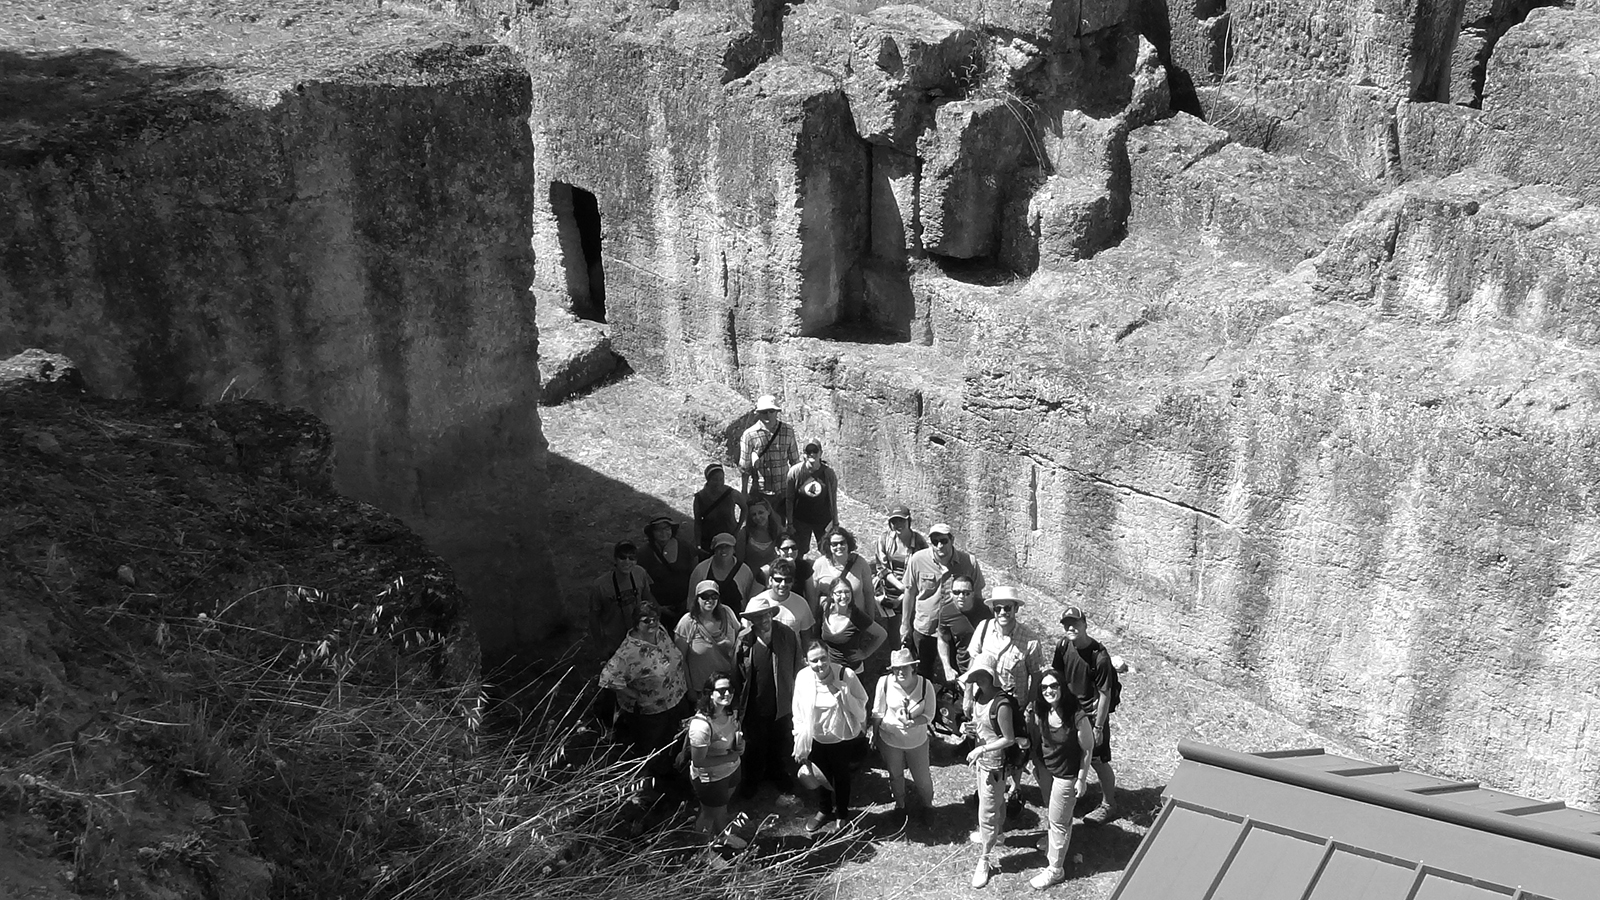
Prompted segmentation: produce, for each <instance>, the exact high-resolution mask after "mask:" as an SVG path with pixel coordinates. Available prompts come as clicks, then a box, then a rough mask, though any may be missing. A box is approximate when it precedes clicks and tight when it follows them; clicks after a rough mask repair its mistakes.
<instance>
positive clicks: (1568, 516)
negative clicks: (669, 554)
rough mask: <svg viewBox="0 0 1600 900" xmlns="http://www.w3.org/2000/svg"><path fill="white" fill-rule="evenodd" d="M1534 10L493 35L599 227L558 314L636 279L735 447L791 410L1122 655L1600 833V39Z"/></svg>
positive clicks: (559, 266)
mask: <svg viewBox="0 0 1600 900" xmlns="http://www.w3.org/2000/svg"><path fill="white" fill-rule="evenodd" d="M1532 5H1533V4H1527V3H1524V4H1521V5H1517V4H1488V5H1485V4H1478V5H1473V4H1471V3H1465V2H1458V3H1454V4H1449V3H1447V4H1444V5H1442V6H1441V5H1439V4H1417V3H1405V2H1403V3H1400V4H1398V5H1395V4H1391V5H1390V6H1387V7H1384V8H1383V9H1378V8H1372V9H1358V8H1356V7H1349V6H1342V5H1337V4H1334V5H1329V4H1324V3H1318V2H1301V0H1285V2H1255V3H1249V4H1222V3H1215V4H1207V3H1195V4H1187V5H1168V4H1157V3H1151V2H1139V0H1134V2H1132V3H1121V2H1105V3H1084V4H1078V5H1076V6H1068V5H1066V4H1058V3H1042V2H1041V3H1020V4H1018V3H1006V4H987V3H983V2H962V0H957V2H937V3H932V4H930V5H929V6H928V7H926V8H917V7H905V6H887V7H881V8H874V7H870V6H869V7H867V8H862V7H861V6H860V5H859V4H851V5H845V4H832V3H827V2H823V3H807V4H803V5H799V6H795V7H793V8H791V9H789V10H788V11H787V13H786V15H784V16H782V17H781V19H780V20H779V21H778V23H777V26H776V29H775V30H774V28H773V24H772V20H771V16H770V15H769V14H768V13H769V12H770V11H766V12H764V11H763V10H765V7H763V6H761V5H760V4H757V5H755V6H753V7H751V8H750V9H749V10H745V9H744V8H743V7H733V8H720V9H717V8H711V7H709V6H707V5H705V4H691V3H688V2H685V3H683V4H681V5H679V6H676V7H673V8H670V9H669V8H662V7H659V6H652V7H650V8H648V9H645V8H638V9H633V10H622V11H616V10H615V9H613V7H611V6H610V5H607V6H606V7H605V10H598V9H596V8H594V7H592V6H589V5H587V4H585V3H582V2H576V3H561V2H553V3H549V4H543V5H541V6H539V7H538V8H536V9H534V10H533V11H531V12H529V11H527V10H526V9H524V8H521V7H518V6H513V5H510V4H507V5H506V6H505V8H504V9H501V8H498V7H496V5H495V4H494V3H493V2H491V0H483V2H481V3H478V4H475V5H469V6H470V9H469V11H470V12H473V13H474V14H477V15H480V16H482V17H483V18H484V20H485V21H488V22H491V23H493V22H499V23H500V26H501V30H502V37H503V39H504V40H505V41H506V42H508V43H510V44H511V45H513V46H515V47H517V48H519V49H520V50H521V51H522V52H524V53H525V55H526V59H527V63H528V67H529V71H530V72H531V73H532V75H533V77H534V80H535V84H536V88H535V105H534V111H533V115H532V117H531V119H530V124H531V129H532V132H533V140H534V145H535V147H536V148H538V149H537V153H536V161H535V178H536V179H537V181H536V190H542V189H544V186H545V185H548V184H554V183H559V184H561V185H565V186H568V187H570V188H574V189H581V190H582V191H584V192H587V193H589V194H591V195H592V197H593V198H594V201H595V205H596V207H597V208H598V212H599V215H598V219H599V222H600V224H599V225H597V226H595V225H592V226H590V227H591V228H593V229H595V231H596V234H597V236H598V237H599V239H600V240H599V246H600V250H599V251H598V254H597V255H595V256H593V257H585V258H584V259H583V260H581V262H582V265H581V266H579V265H576V264H575V262H574V260H575V257H574V252H573V251H572V249H571V247H572V245H571V242H570V241H569V242H568V244H567V245H566V247H565V249H564V247H563V244H562V242H561V232H562V227H563V224H564V223H563V219H564V218H568V217H567V215H566V214H565V213H564V212H563V211H562V210H561V209H560V208H559V207H558V206H556V205H552V207H551V208H550V211H549V212H548V213H543V212H541V213H540V214H538V215H536V219H535V238H534V244H535V248H536V252H537V256H538V259H537V264H536V271H535V279H536V286H537V288H536V289H537V291H538V292H539V293H540V296H541V299H549V300H550V301H551V302H556V303H563V304H566V305H569V306H572V305H581V304H579V301H578V300H577V299H575V298H579V297H581V296H585V295H586V294H585V291H586V290H587V289H588V287H589V285H590V284H592V282H593V279H594V278H595V277H596V273H597V272H598V273H600V274H601V277H603V279H604V296H605V298H606V300H605V302H606V316H607V317H608V320H609V321H610V322H611V323H612V326H613V329H614V330H613V335H612V339H613V344H614V346H616V347H617V349H618V350H619V352H620V353H621V354H622V355H623V356H624V357H625V358H626V359H627V360H628V361H629V362H630V363H631V364H632V365H634V366H635V367H636V368H638V369H639V370H641V371H643V372H645V373H647V374H649V375H651V376H653V377H657V378H661V379H664V380H667V381H669V382H671V383H674V384H676V385H680V386H682V387H684V388H686V390H687V393H688V394H689V395H690V396H691V397H700V398H702V399H703V401H704V402H703V404H701V405H703V406H705V407H707V408H709V409H711V410H714V412H711V413H708V412H707V411H706V409H699V408H697V409H694V410H690V411H689V412H688V414H687V415H686V421H689V422H691V423H693V427H695V428H698V429H699V430H701V431H702V432H703V433H705V434H706V436H707V440H708V444H709V445H711V446H716V445H718V444H719V443H720V442H721V441H723V440H724V439H725V435H726V434H727V433H729V431H730V430H732V429H734V428H735V427H736V424H735V423H733V422H732V421H730V417H731V416H733V415H734V413H735V412H736V411H737V410H738V408H739V404H738V402H737V401H736V400H733V399H730V398H731V397H732V393H731V392H738V393H742V394H744V395H746V396H748V395H753V394H755V393H758V392H766V391H772V392H775V393H778V394H780V395H782V396H783V397H784V398H785V401H786V405H787V409H788V410H789V413H788V415H789V417H790V418H791V419H792V420H794V421H796V422H797V423H798V425H799V427H800V430H802V431H803V432H806V433H809V434H816V435H818V436H819V437H821V438H822V439H823V442H824V444H825V446H827V447H829V448H830V454H831V456H832V459H833V460H834V462H835V464H836V465H837V466H838V467H839V469H840V470H841V472H842V477H843V479H844V480H845V482H846V484H847V486H848V489H849V490H851V491H853V492H854V493H856V494H857V495H858V496H861V497H864V498H867V499H872V500H877V501H881V502H888V501H890V500H892V499H901V498H903V499H905V500H907V501H909V502H910V503H911V505H912V506H913V508H914V509H916V510H918V512H919V515H920V516H921V517H923V518H922V521H929V519H928V518H926V517H927V516H930V515H931V516H935V517H937V518H940V519H948V520H951V521H953V522H957V523H960V524H959V527H960V529H961V532H962V533H961V535H960V539H961V540H962V541H963V542H964V543H965V544H966V545H967V546H969V547H971V548H973V549H975V550H977V551H978V552H980V553H981V554H983V555H984V556H985V557H986V558H987V559H989V560H991V561H992V562H993V563H994V564H996V565H997V566H1000V567H1002V568H1004V569H1006V570H1008V571H1009V573H1010V575H1011V576H1014V577H1018V578H1021V579H1025V580H1026V581H1028V582H1029V583H1031V584H1032V585H1034V586H1036V587H1038V588H1040V589H1041V590H1042V591H1044V592H1046V593H1048V594H1052V595H1055V596H1058V597H1064V596H1067V595H1072V596H1074V597H1076V598H1077V599H1079V600H1081V601H1082V602H1084V603H1085V604H1086V605H1088V606H1089V607H1090V608H1091V610H1092V611H1093V614H1094V615H1095V617H1096V618H1097V619H1098V620H1099V621H1101V622H1106V623H1110V624H1115V625H1119V626H1123V627H1127V628H1131V629H1135V630H1137V631H1138V632H1140V633H1141V634H1143V635H1145V636H1148V637H1150V638H1152V639H1153V640H1155V641H1157V642H1159V643H1160V644H1161V645H1162V646H1164V647H1166V648H1167V649H1168V650H1169V651H1170V652H1172V653H1173V654H1175V655H1177V656H1179V657H1182V658H1187V659H1190V660H1192V661H1193V662H1194V664H1195V665H1196V666H1198V667H1201V668H1203V669H1205V670H1207V671H1210V672H1212V673H1214V674H1215V675H1217V676H1218V677H1220V678H1223V679H1227V680H1231V681H1234V682H1236V683H1238V684H1240V685H1243V686H1245V687H1247V688H1248V689H1251V690H1253V691H1255V692H1257V693H1258V694H1259V695H1260V696H1261V697H1262V698H1263V699H1265V700H1267V701H1268V702H1271V703H1273V704H1275V705H1277V706H1279V707H1282V708H1284V709H1287V710H1290V711H1292V712H1293V713H1295V714H1296V715H1298V716H1300V717H1302V718H1304V719H1305V720H1306V721H1309V722H1312V723H1313V724H1315V725H1318V726H1320V727H1323V728H1327V729H1329V730H1332V731H1337V732H1342V733H1344V734H1347V735H1349V736H1350V737H1352V738H1353V739H1355V740H1357V741H1359V742H1363V743H1365V744H1366V745H1368V746H1370V747H1371V748H1373V750H1374V752H1378V753H1383V754H1386V755H1389V756H1391V757H1394V758H1396V759H1397V760H1399V761H1402V762H1404V763H1405V764H1406V765H1408V766H1413V767H1420V768H1424V769H1432V770H1436V771H1442V772H1447V773H1450V774H1454V775H1458V776H1470V777H1476V778H1480V779H1482V780H1484V781H1485V782H1488V783H1491V784H1496V785H1501V786H1505V787H1508V788H1512V789H1515V790H1519V791H1524V792H1535V793H1543V794H1549V795H1558V796H1562V797H1565V798H1567V799H1569V800H1572V801H1575V802H1579V803H1587V804H1591V805H1592V804H1595V803H1596V802H1600V729H1596V728H1594V727H1592V726H1591V724H1590V723H1591V721H1592V720H1594V719H1595V718H1596V716H1595V715H1594V713H1595V712H1596V711H1597V710H1600V698H1597V695H1596V690H1597V688H1596V684H1597V683H1600V682H1597V681H1596V679H1595V677H1594V676H1595V674H1596V672H1597V671H1600V664H1597V663H1600V659H1597V657H1596V653H1595V650H1594V648H1595V647H1596V646H1600V641H1597V639H1600V612H1597V611H1600V573H1597V571H1596V569H1595V566H1594V564H1593V559H1591V557H1592V556H1593V547H1592V546H1591V545H1592V544H1593V543H1594V535H1595V534H1597V533H1600V510H1597V509H1596V507H1595V498H1594V497H1593V496H1592V494H1593V491H1592V484H1593V483H1594V477H1595V475H1596V474H1600V473H1596V472H1594V471H1592V470H1593V469H1594V465H1595V464H1594V462H1593V452H1592V449H1593V446H1594V443H1595V439H1596V437H1597V436H1600V431H1597V425H1600V421H1597V419H1596V418H1595V416H1596V407H1595V403H1596V396H1597V395H1596V388H1597V384H1596V381H1595V371H1596V368H1595V363H1596V360H1595V359H1594V358H1593V357H1594V348H1593V331H1594V323H1593V311H1592V310H1591V309H1590V307H1591V306H1592V305H1593V300H1594V296H1595V286H1594V280H1595V278H1596V263H1595V252H1594V250H1595V247H1594V242H1595V235H1596V233H1597V228H1596V220H1595V218H1594V214H1593V209H1592V207H1591V206H1589V205H1588V204H1591V203H1593V202H1594V200H1595V197H1594V193H1593V192H1594V190H1595V185H1596V184H1597V183H1600V179H1597V178H1595V177H1594V175H1595V173H1594V172H1593V170H1592V166H1593V165H1594V162H1593V156H1592V155H1591V154H1589V153H1587V152H1586V150H1585V149H1584V148H1585V146H1586V145H1587V143H1589V142H1591V141H1592V136H1593V134H1594V132H1595V129H1594V128H1592V127H1590V126H1591V124H1592V122H1593V114H1592V110H1593V109H1594V108H1595V106H1596V101H1597V100H1600V97H1597V95H1596V87H1597V86H1596V82H1595V78H1594V70H1593V60H1594V59H1595V58H1597V55H1596V54H1595V53H1593V52H1591V50H1592V47H1591V45H1592V44H1593V42H1594V40H1595V39H1596V37H1597V36H1600V14H1597V13H1596V12H1594V11H1593V8H1592V7H1589V8H1576V9H1574V8H1553V7H1552V8H1538V9H1531V8H1530V7H1531V6H1532ZM730 9H731V11H730ZM756 22H762V23H765V24H764V25H762V26H761V27H759V28H758V27H756V25H755V24H750V23H756ZM763 29H764V30H763ZM756 32H760V33H761V34H763V35H764V37H762V38H761V40H760V41H757V42H755V43H752V39H751V38H750V35H751V34H754V33H756ZM757 45H759V47H761V48H762V52H760V53H756V54H754V55H751V54H750V53H748V52H744V51H748V50H749V49H750V48H751V47H753V46H757ZM730 47H737V48H743V49H742V50H741V52H743V55H739V54H730V52H729V48H730ZM732 56H737V57H738V58H739V59H741V60H743V61H744V64H742V65H741V66H738V67H734V68H732V69H730V68H729V67H728V65H727V60H728V59H730V58H731V57H732ZM1175 111H1176V112H1175ZM566 227H568V228H569V229H570V228H571V227H572V223H570V222H568V223H566ZM596 266H598V268H597V267H596ZM575 273H579V274H582V276H583V278H577V277H576V275H575ZM584 279H587V280H584ZM575 280H576V281H577V282H578V288H579V290H574V289H573V284H574V281H575Z"/></svg>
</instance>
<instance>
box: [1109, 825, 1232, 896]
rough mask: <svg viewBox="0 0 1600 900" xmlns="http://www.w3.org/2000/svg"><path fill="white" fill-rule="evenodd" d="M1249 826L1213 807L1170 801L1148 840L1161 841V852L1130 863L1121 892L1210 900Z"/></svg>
mask: <svg viewBox="0 0 1600 900" xmlns="http://www.w3.org/2000/svg"><path fill="white" fill-rule="evenodd" d="M1243 827H1244V826H1243V825H1242V824H1241V823H1240V822H1239V821H1237V820H1234V819H1229V818H1226V817H1223V816H1221V815H1217V814H1215V813H1213V812H1211V811H1207V810H1202V809H1193V808H1188V807H1183V806H1177V805H1176V804H1169V805H1168V807H1167V809H1166V811H1165V812H1164V813H1163V814H1162V816H1161V818H1160V820H1158V821H1157V822H1156V824H1155V826H1154V827H1153V828H1151V829H1150V833H1149V834H1148V835H1146V836H1145V843H1146V845H1151V842H1152V841H1155V840H1160V842H1161V852H1160V854H1159V855H1157V856H1156V857H1150V856H1148V855H1143V856H1141V857H1140V858H1139V864H1138V865H1137V866H1130V867H1129V871H1128V872H1127V873H1126V874H1125V875H1124V876H1123V882H1122V884H1121V885H1119V887H1118V889H1117V894H1116V896H1118V897H1120V898H1121V900H1204V898H1205V896H1206V893H1207V892H1208V891H1210V889H1211V883H1212V880H1213V877H1214V876H1215V875H1216V873H1218V872H1220V871H1221V870H1222V867H1223V866H1224V865H1225V864H1226V863H1227V860H1228V854H1229V853H1230V852H1231V851H1232V850H1233V845H1234V844H1235V843H1236V842H1237V841H1238V836H1239V832H1240V831H1241V830H1242V829H1243Z"/></svg>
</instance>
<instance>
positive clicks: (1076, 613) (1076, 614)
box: [1061, 606, 1089, 625]
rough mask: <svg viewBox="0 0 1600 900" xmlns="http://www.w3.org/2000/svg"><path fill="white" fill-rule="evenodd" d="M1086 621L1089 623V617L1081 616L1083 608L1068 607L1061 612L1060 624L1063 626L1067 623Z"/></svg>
mask: <svg viewBox="0 0 1600 900" xmlns="http://www.w3.org/2000/svg"><path fill="white" fill-rule="evenodd" d="M1087 621H1089V617H1088V616H1086V615H1084V614H1083V608H1082V607H1080V606H1069V607H1067V608H1066V609H1063V610H1062V611H1061V624H1063V625H1065V624H1067V623H1068V622H1087Z"/></svg>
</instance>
